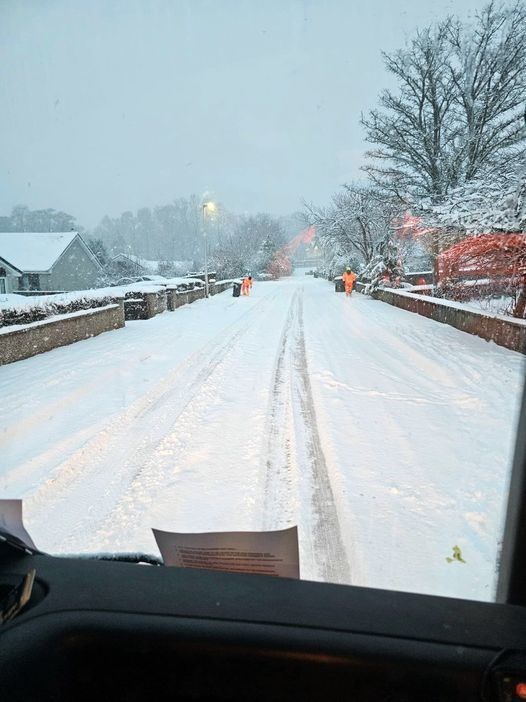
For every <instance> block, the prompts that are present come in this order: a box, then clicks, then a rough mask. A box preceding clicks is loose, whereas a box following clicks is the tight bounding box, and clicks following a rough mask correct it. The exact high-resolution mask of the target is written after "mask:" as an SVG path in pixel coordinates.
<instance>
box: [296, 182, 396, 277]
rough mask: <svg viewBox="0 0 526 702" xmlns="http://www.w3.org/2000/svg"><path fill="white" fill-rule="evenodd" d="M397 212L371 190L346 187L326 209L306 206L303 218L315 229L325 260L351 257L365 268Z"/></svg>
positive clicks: (385, 198)
mask: <svg viewBox="0 0 526 702" xmlns="http://www.w3.org/2000/svg"><path fill="white" fill-rule="evenodd" d="M398 211H399V207H398V205H396V204H395V203H394V202H393V201H392V200H389V199H388V198H387V197H385V195H381V194H379V193H378V192H376V191H375V190H374V189H373V188H371V187H367V186H363V185H356V184H348V185H344V186H343V187H342V189H341V190H340V191H338V192H337V193H336V194H335V195H333V197H332V202H331V205H330V206H329V207H317V206H315V205H313V204H307V203H305V215H304V216H305V220H306V221H307V223H308V224H309V225H314V226H315V227H316V237H317V242H318V243H319V245H320V246H321V248H322V250H323V252H324V254H325V258H326V259H327V258H332V257H333V256H334V255H336V256H337V257H345V258H347V259H349V258H351V257H353V258H355V259H358V260H361V261H363V262H364V264H366V265H367V264H368V263H369V262H370V261H371V259H372V257H373V256H374V254H375V245H376V243H377V242H378V241H379V240H380V239H382V237H384V236H385V234H386V232H387V231H388V230H389V227H390V222H391V220H392V218H393V217H394V216H395V214H396V213H397V212H398Z"/></svg>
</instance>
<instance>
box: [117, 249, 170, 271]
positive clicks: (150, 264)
mask: <svg viewBox="0 0 526 702" xmlns="http://www.w3.org/2000/svg"><path fill="white" fill-rule="evenodd" d="M123 258H124V259H128V261H131V262H132V263H133V264H135V265H136V266H139V268H142V269H143V270H144V272H145V273H157V270H158V268H159V261H148V260H147V259H145V258H139V256H135V254H128V253H119V254H117V255H116V256H114V257H113V259H112V260H113V261H115V260H119V259H120V260H122V259H123Z"/></svg>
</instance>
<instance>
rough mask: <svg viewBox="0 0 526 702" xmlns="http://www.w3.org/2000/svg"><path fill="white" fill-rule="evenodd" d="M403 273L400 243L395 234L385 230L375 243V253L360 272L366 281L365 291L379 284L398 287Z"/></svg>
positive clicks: (372, 289) (369, 291) (370, 290)
mask: <svg viewBox="0 0 526 702" xmlns="http://www.w3.org/2000/svg"><path fill="white" fill-rule="evenodd" d="M403 275H404V266H403V254H402V249H401V244H400V241H399V240H398V238H397V237H396V235H394V234H393V233H392V232H387V233H386V234H385V235H384V236H383V237H382V238H381V239H380V240H379V241H378V242H377V244H376V246H375V255H374V256H373V258H372V259H371V261H370V262H369V264H368V265H367V266H366V267H365V268H364V270H363V271H362V273H361V276H360V277H361V279H362V280H363V281H364V282H366V283H368V285H367V287H366V292H367V293H371V292H373V291H374V290H377V289H378V288H379V287H380V285H387V286H389V287H399V285H400V282H401V279H402V278H403Z"/></svg>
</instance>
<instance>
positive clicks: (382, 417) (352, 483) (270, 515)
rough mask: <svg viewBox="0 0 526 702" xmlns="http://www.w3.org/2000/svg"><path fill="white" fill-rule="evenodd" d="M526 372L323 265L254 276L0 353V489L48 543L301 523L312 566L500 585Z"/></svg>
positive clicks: (469, 590) (102, 544) (420, 586)
mask: <svg viewBox="0 0 526 702" xmlns="http://www.w3.org/2000/svg"><path fill="white" fill-rule="evenodd" d="M522 378H523V357H522V356H520V355H519V354H517V353H514V352H512V351H508V350H506V349H502V348H499V347H497V346H495V345H494V344H488V343H487V342H485V341H483V340H481V339H479V338H477V337H473V336H470V335H468V334H465V333H463V332H459V331H457V330H456V329H453V328H452V327H448V326H446V325H442V324H438V323H436V322H433V321H432V320H428V319H425V318H423V317H419V316H418V315H415V314H412V313H409V312H405V311H403V310H400V309H396V308H394V307H391V306H389V305H387V304H385V303H382V302H379V301H374V300H370V299H367V298H365V297H363V296H361V295H358V294H356V293H355V294H354V295H353V297H352V298H351V299H346V298H345V297H344V296H343V295H337V294H335V293H334V292H333V288H332V286H331V285H329V284H328V283H327V282H326V281H323V280H314V279H312V278H311V277H308V276H304V275H298V276H296V277H292V278H289V279H285V280H282V281H280V282H278V283H261V284H256V285H255V287H254V291H253V295H252V296H251V297H250V298H241V299H235V298H232V297H231V296H230V295H229V294H228V293H226V294H223V295H218V296H216V297H214V298H211V299H210V300H202V301H198V302H195V303H194V304H193V305H191V306H186V307H183V308H181V309H179V310H177V311H176V312H173V313H165V314H163V315H160V316H158V317H155V318H153V319H151V320H148V321H140V322H130V323H127V325H126V327H125V328H123V329H119V330H116V331H113V332H109V333H107V334H103V335H101V336H99V337H96V338H94V339H90V340H88V341H84V342H80V343H77V344H74V345H72V346H69V347H63V348H60V349H56V350H54V351H51V352H48V353H46V354H43V355H40V356H36V357H34V358H31V359H27V360H25V361H20V362H18V363H15V364H12V365H8V366H3V367H2V368H0V390H1V396H2V399H3V402H2V407H1V409H0V426H1V428H2V431H1V434H0V455H1V457H2V458H1V466H2V467H1V468H0V496H1V497H23V498H24V511H25V515H26V522H27V525H28V528H29V530H30V532H31V534H32V536H33V538H34V539H35V541H36V543H37V545H38V546H39V547H40V548H42V549H44V550H47V551H50V552H77V551H108V550H119V551H122V550H128V551H136V550H145V551H149V552H154V553H155V552H156V547H155V543H154V539H153V536H152V534H151V532H150V527H152V526H154V527H156V528H159V529H165V530H173V531H206V530H214V531H218V530H236V529H262V528H265V529H274V528H275V529H278V528H284V527H286V526H289V525H291V524H294V523H298V525H299V529H300V557H301V569H302V577H303V578H310V579H319V580H330V581H332V582H347V583H353V584H357V585H369V586H372V587H387V588H393V589H403V590H410V591H417V592H430V593H435V594H444V595H453V596H460V597H470V598H476V599H491V597H492V595H493V587H494V576H495V560H496V554H497V543H498V538H499V533H500V528H501V519H502V509H503V504H504V500H505V493H506V487H507V480H508V477H509V476H508V474H509V466H510V463H511V455H512V448H513V441H514V430H515V424H516V418H517V412H518V405H519V400H520V387H521V384H522ZM455 545H458V546H460V548H461V550H462V555H463V557H464V559H465V561H466V563H460V562H456V561H455V562H453V563H448V562H447V561H446V558H447V557H448V556H451V554H452V549H453V546H455Z"/></svg>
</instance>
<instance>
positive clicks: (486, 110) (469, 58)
mask: <svg viewBox="0 0 526 702" xmlns="http://www.w3.org/2000/svg"><path fill="white" fill-rule="evenodd" d="M448 41H449V44H450V45H451V50H452V51H451V55H450V73H451V77H452V80H453V84H454V88H455V90H454V93H455V103H456V106H457V108H458V115H457V118H458V120H459V122H460V123H461V126H462V150H461V156H462V158H463V170H464V173H463V175H464V179H465V180H466V181H470V180H472V179H473V178H476V177H477V176H480V175H481V172H482V171H483V170H486V169H487V168H488V167H489V166H491V165H494V164H495V161H497V162H499V163H501V162H502V161H503V160H507V161H509V160H510V159H513V158H516V157H517V156H519V157H520V156H522V158H524V145H523V140H524V132H523V115H524V108H525V104H526V6H525V5H524V4H523V3H522V2H517V3H516V4H514V5H512V6H511V7H508V8H503V7H498V6H497V5H496V3H495V2H490V3H489V4H488V5H487V6H486V7H485V8H484V9H483V10H482V11H481V12H479V13H477V15H476V21H475V24H474V26H473V27H472V29H471V31H466V28H465V27H464V26H463V25H462V24H461V23H460V22H459V21H458V20H457V21H450V22H449V23H448Z"/></svg>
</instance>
